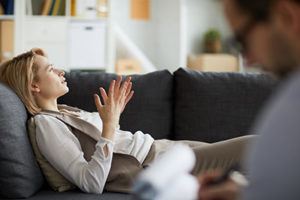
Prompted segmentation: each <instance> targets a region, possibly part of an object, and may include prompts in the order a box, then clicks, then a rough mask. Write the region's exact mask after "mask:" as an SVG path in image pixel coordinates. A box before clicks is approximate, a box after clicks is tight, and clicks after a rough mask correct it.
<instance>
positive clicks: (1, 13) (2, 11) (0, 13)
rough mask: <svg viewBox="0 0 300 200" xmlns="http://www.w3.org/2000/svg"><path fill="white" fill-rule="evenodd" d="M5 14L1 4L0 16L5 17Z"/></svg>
mask: <svg viewBox="0 0 300 200" xmlns="http://www.w3.org/2000/svg"><path fill="white" fill-rule="evenodd" d="M3 14H5V12H4V9H3V6H2V5H1V3H0V15H3Z"/></svg>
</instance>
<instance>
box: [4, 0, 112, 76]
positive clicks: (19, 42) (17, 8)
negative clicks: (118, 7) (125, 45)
mask: <svg viewBox="0 0 300 200" xmlns="http://www.w3.org/2000/svg"><path fill="white" fill-rule="evenodd" d="M27 1H31V0H15V1H14V15H8V16H7V15H0V20H14V55H18V54H20V53H22V52H25V51H28V50H30V49H31V48H33V47H40V48H42V49H44V50H45V51H46V53H47V55H48V57H49V59H50V61H51V62H53V64H54V65H55V66H56V67H57V68H60V69H64V70H66V71H69V70H72V69H77V70H78V69H80V70H105V71H107V72H114V70H115V69H114V68H115V67H114V66H115V61H114V60H115V58H114V49H115V48H114V47H113V39H112V38H113V37H112V19H111V16H112V15H111V14H112V12H111V10H110V5H111V2H110V1H111V0H110V1H108V14H107V17H106V18H94V19H86V18H77V17H72V16H71V0H66V5H65V9H66V10H65V15H64V16H42V15H30V14H28V13H26V5H27V3H28V2H27ZM76 25H77V26H79V27H80V26H82V29H81V32H79V33H78V37H76V34H77V33H75V32H72V31H73V30H72V27H74V26H76ZM100 25H102V26H101V28H104V30H100V28H99V27H100ZM91 32H92V33H91ZM101 33H102V35H101ZM103 33H104V34H103ZM74 35H75V36H74ZM91 35H92V36H93V37H92V38H91V37H90V36H91ZM73 36H74V38H75V39H77V41H76V40H75V41H74V40H72V41H71V39H70V38H72V37H73ZM80 37H81V38H80ZM91 40H94V41H97V42H98V44H101V41H103V42H104V43H105V44H103V45H101V46H100V47H98V46H99V45H97V46H96V45H94V43H93V41H91ZM70 42H74V43H72V44H70ZM75 43H76V44H75ZM87 44H88V45H87ZM72 47H76V49H73V48H72ZM80 47H81V48H85V49H84V50H83V49H80ZM89 47H90V48H89ZM70 48H72V49H70ZM97 48H98V49H97ZM99 48H101V49H99ZM72 53H75V54H76V53H78V55H77V61H78V57H79V58H80V56H81V59H82V60H81V61H82V62H80V63H79V64H80V65H75V64H74V62H73V61H72V60H70V58H71V57H72V56H73V58H74V55H71V54H72ZM99 53H101V54H99ZM85 55H88V56H87V57H86V58H85ZM84 59H86V62H84ZM97 59H98V60H97ZM100 59H102V60H100ZM91 61H93V64H91ZM75 63H76V62H75Z"/></svg>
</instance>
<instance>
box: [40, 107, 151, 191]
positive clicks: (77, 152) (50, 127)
mask: <svg viewBox="0 0 300 200" xmlns="http://www.w3.org/2000/svg"><path fill="white" fill-rule="evenodd" d="M69 112H70V111H69ZM74 114H77V115H79V118H81V119H83V120H85V121H87V122H89V123H91V124H93V125H94V126H96V127H97V128H98V129H99V130H100V132H102V120H101V119H100V116H99V114H98V113H97V112H92V113H90V112H86V111H80V112H74ZM34 119H35V124H36V141H37V144H38V147H39V150H40V152H41V153H42V155H43V156H45V158H46V159H47V160H48V161H49V162H50V164H51V165H52V166H53V167H54V168H55V169H56V170H58V171H59V172H60V173H61V174H62V175H63V176H64V177H65V178H67V179H68V180H69V181H70V182H72V183H73V184H75V185H76V186H77V187H79V188H80V189H81V190H82V191H85V192H88V193H97V194H100V193H102V192H103V189H104V185H105V182H106V179H107V177H108V174H109V171H110V167H111V162H112V157H113V152H115V153H123V154H129V155H131V156H134V157H135V158H136V159H137V160H138V161H139V162H140V163H143V161H144V160H145V158H146V156H147V155H148V153H149V150H150V148H151V145H152V143H153V141H154V139H153V138H152V137H151V136H150V135H149V134H144V133H142V132H141V131H137V132H136V133H135V134H132V133H131V132H129V131H122V130H120V129H117V130H116V131H115V139H114V141H111V140H108V139H105V138H103V137H101V139H100V140H99V141H98V142H97V144H96V150H95V152H94V154H93V156H92V158H91V160H90V161H89V162H87V161H86V160H85V159H84V157H83V152H82V149H81V146H80V143H79V141H78V139H77V138H76V136H75V135H74V134H73V133H72V132H71V131H70V129H69V128H68V126H67V125H66V124H64V123H63V122H62V121H60V120H59V119H57V118H55V117H52V116H49V115H36V116H34ZM105 145H107V148H108V155H107V157H105V154H104V151H103V148H104V147H105Z"/></svg>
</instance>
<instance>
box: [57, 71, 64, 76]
mask: <svg viewBox="0 0 300 200" xmlns="http://www.w3.org/2000/svg"><path fill="white" fill-rule="evenodd" d="M57 73H58V75H59V76H64V75H65V72H64V71H63V70H57Z"/></svg>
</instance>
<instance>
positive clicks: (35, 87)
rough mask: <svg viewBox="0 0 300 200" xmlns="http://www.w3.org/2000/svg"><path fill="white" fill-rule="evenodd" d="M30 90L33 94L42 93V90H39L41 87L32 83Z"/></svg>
mask: <svg viewBox="0 0 300 200" xmlns="http://www.w3.org/2000/svg"><path fill="white" fill-rule="evenodd" d="M30 90H31V92H33V93H39V92H40V91H41V90H40V88H39V86H38V85H37V84H36V83H32V84H31V85H30Z"/></svg>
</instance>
